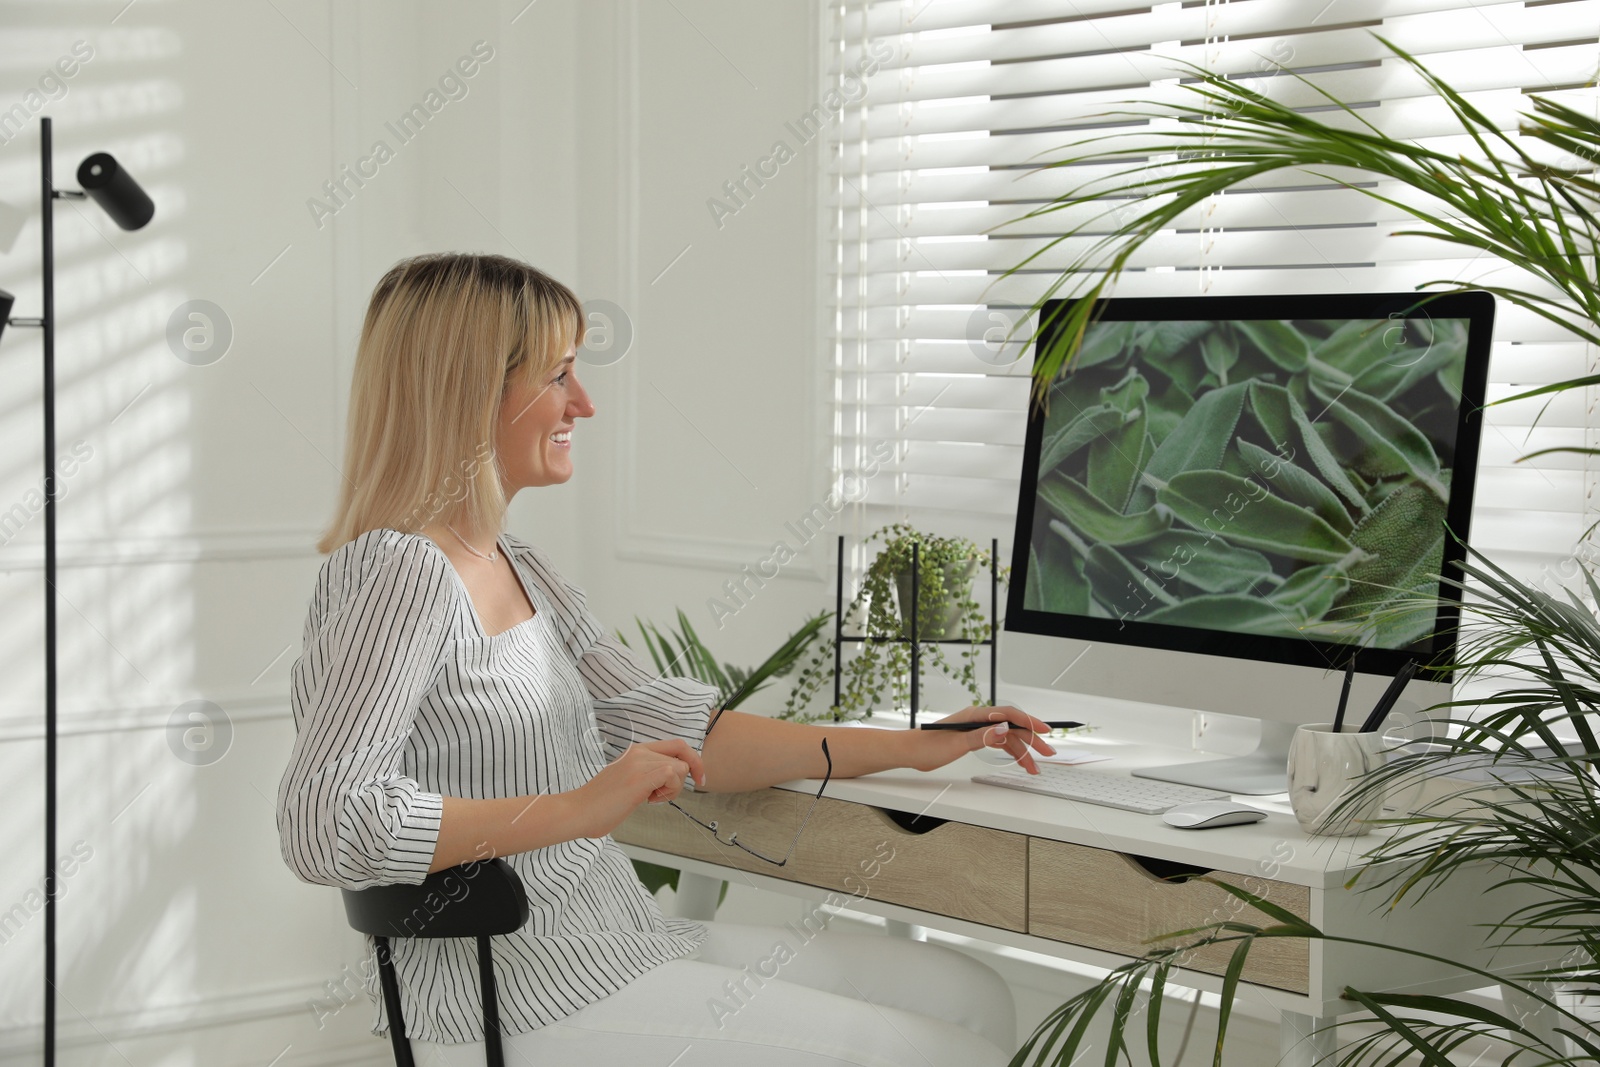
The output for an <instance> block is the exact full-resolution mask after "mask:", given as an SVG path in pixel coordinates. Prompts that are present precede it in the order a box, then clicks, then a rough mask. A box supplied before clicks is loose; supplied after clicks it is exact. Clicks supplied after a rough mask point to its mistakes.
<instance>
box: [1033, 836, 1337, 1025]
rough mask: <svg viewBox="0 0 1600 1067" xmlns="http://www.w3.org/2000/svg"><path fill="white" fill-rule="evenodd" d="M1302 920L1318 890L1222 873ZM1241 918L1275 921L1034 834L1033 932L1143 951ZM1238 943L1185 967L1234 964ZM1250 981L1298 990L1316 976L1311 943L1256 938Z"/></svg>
mask: <svg viewBox="0 0 1600 1067" xmlns="http://www.w3.org/2000/svg"><path fill="white" fill-rule="evenodd" d="M1214 877H1216V878H1217V879H1218V880H1219V881H1225V882H1228V883H1229V884H1230V885H1236V886H1239V887H1240V888H1242V889H1246V890H1248V891H1249V892H1251V893H1254V894H1255V895H1256V896H1259V897H1263V898H1265V899H1267V900H1269V901H1271V902H1272V903H1274V904H1276V905H1278V906H1279V907H1281V908H1284V909H1286V910H1288V911H1290V912H1293V913H1294V914H1296V915H1298V916H1300V917H1301V918H1307V919H1308V918H1309V916H1310V907H1311V891H1310V890H1309V889H1307V888H1306V887H1305V886H1301V885H1289V884H1287V883H1285V882H1274V881H1269V880H1267V879H1264V878H1251V877H1245V876H1243V875H1234V874H1218V875H1215V876H1214ZM1224 920H1237V921H1239V922H1249V923H1258V924H1260V925H1270V924H1271V923H1272V921H1273V920H1271V919H1270V918H1268V917H1267V916H1266V915H1264V914H1263V913H1262V912H1260V911H1258V910H1256V909H1255V908H1252V907H1248V906H1247V905H1245V903H1244V902H1243V901H1241V900H1239V899H1238V898H1237V897H1234V896H1230V895H1229V894H1228V893H1227V892H1225V891H1224V890H1222V889H1221V888H1219V887H1217V886H1214V885H1209V884H1207V883H1205V882H1199V881H1189V882H1166V881H1162V880H1161V879H1159V878H1157V877H1155V876H1154V875H1151V874H1150V873H1149V872H1147V871H1146V870H1145V869H1144V868H1143V867H1141V866H1140V865H1139V864H1138V863H1137V862H1136V861H1134V860H1133V859H1130V858H1129V857H1127V856H1124V855H1122V854H1121V853H1119V852H1112V851H1109V850H1107V849H1101V848H1089V847H1087V846H1085V845H1071V844H1067V843H1066V842H1062V841H1047V840H1044V839H1043V838H1038V837H1034V838H1029V840H1028V932H1029V933H1030V934H1034V935H1037V936H1039V937H1048V938H1050V939H1052V940H1055V941H1065V942H1067V943H1069V944H1073V945H1083V946H1086V947H1088V948H1097V949H1102V950H1104V951H1107V952H1117V953H1121V954H1122V955H1125V956H1142V955H1144V954H1145V953H1146V952H1148V951H1150V950H1151V949H1153V948H1159V947H1162V946H1161V945H1160V944H1159V943H1147V939H1149V938H1155V937H1159V936H1160V935H1162V934H1170V933H1174V932H1176V931H1178V930H1190V929H1193V928H1195V927H1197V926H1204V925H1207V924H1208V923H1214V922H1222V921H1224ZM1233 947H1234V946H1233V945H1210V946H1207V947H1206V948H1203V949H1200V950H1198V951H1196V952H1194V953H1192V954H1191V955H1190V957H1189V958H1188V959H1187V960H1186V961H1185V962H1184V966H1186V967H1188V968H1190V969H1192V970H1196V971H1205V972H1208V973H1210V974H1222V973H1223V972H1224V971H1226V970H1227V966H1228V958H1229V957H1230V956H1231V955H1232V953H1233ZM1243 977H1244V980H1245V981H1247V982H1254V983H1256V984H1257V985H1265V986H1272V987H1273V988H1275V989H1285V990H1288V991H1290V992H1292V993H1305V992H1308V991H1309V989H1310V981H1311V945H1310V942H1308V941H1305V940H1303V939H1299V938H1271V939H1267V940H1261V941H1257V942H1256V943H1255V945H1253V946H1252V947H1251V949H1250V956H1249V958H1248V959H1247V960H1246V963H1245V968H1244V974H1243Z"/></svg>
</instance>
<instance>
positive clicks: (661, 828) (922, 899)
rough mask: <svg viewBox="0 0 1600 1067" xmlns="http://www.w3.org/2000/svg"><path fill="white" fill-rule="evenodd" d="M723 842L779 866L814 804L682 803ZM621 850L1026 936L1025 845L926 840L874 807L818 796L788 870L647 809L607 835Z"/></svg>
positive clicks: (939, 829)
mask: <svg viewBox="0 0 1600 1067" xmlns="http://www.w3.org/2000/svg"><path fill="white" fill-rule="evenodd" d="M678 803H680V804H682V805H683V806H684V807H685V808H686V809H688V810H689V811H692V812H693V813H694V815H695V817H696V818H698V819H702V820H704V821H705V822H711V821H712V820H713V819H714V820H716V821H717V823H718V828H717V834H718V836H719V837H721V838H722V839H723V840H724V841H726V840H727V839H728V835H729V834H730V833H737V834H738V835H739V842H740V843H741V844H745V845H749V846H750V847H751V848H753V849H755V850H756V851H758V852H761V853H763V854H764V855H768V856H771V857H773V858H774V859H781V858H782V857H783V853H784V852H785V851H786V850H787V849H788V848H789V844H790V842H792V841H793V840H794V835H795V831H796V830H798V829H799V828H800V823H801V820H802V819H804V818H805V815H806V810H807V809H808V808H810V806H811V804H812V798H811V797H808V796H805V795H803V794H800V793H793V792H790V791H789V790H787V789H761V790H757V791H755V792H751V793H702V794H694V795H685V796H680V797H679V799H678ZM611 836H612V837H614V838H615V839H616V840H618V841H621V842H623V843H625V844H631V845H640V846H643V847H644V848H653V849H655V850H657V851H658V852H668V853H671V854H672V855H674V856H683V857H686V858H689V859H697V860H705V861H707V862H710V863H719V864H722V865H723V866H726V867H736V868H738V869H740V870H745V871H752V872H754V873H756V874H764V875H767V876H768V877H771V878H782V879H785V880H787V881H791V882H801V883H804V884H806V885H813V886H816V887H818V888H819V889H828V890H833V891H835V892H837V893H841V894H846V895H849V896H855V897H866V898H870V899H873V900H882V901H887V902H888V903H891V904H901V905H904V906H905V907H908V908H917V909H920V910H922V911H929V912H934V913H936V914H939V915H949V916H952V917H954V918H958V919H966V920H968V921H969V922H975V923H982V924H984V925H985V926H997V927H1000V928H1002V929H1005V930H1015V931H1017V932H1019V933H1020V932H1022V931H1024V930H1026V929H1027V920H1028V917H1027V880H1028V839H1027V837H1026V836H1025V835H1023V834H1012V833H1006V832H1005V831H1003V830H991V829H987V828H985V827H980V826H968V825H965V824H962V823H953V822H951V823H944V824H943V825H939V826H936V827H934V828H933V829H932V830H929V831H927V832H926V833H920V834H915V833H910V832H908V831H906V830H902V829H901V828H900V827H898V826H896V825H895V824H894V823H893V822H892V821H890V819H889V817H888V816H886V815H885V814H884V813H883V812H881V811H879V810H878V809H877V808H874V807H871V806H869V805H866V804H854V803H850V802H848V801H843V800H830V799H828V798H827V797H824V798H823V799H822V800H821V802H819V803H818V804H817V810H816V812H815V814H813V815H812V816H811V822H810V823H809V824H808V825H807V826H806V830H805V833H804V834H803V835H802V836H801V838H800V843H799V845H798V847H796V849H795V852H794V856H793V857H792V858H790V860H789V862H788V864H787V865H785V866H783V867H777V866H774V865H773V864H770V863H763V862H762V861H761V860H758V859H756V858H755V857H753V856H750V855H747V854H746V853H745V852H744V851H742V850H741V849H738V848H731V847H727V846H724V845H719V844H718V843H717V842H716V841H713V840H712V838H711V834H710V833H709V832H708V831H707V830H705V829H703V828H702V827H699V826H696V825H695V824H694V823H692V822H690V821H689V820H688V819H686V818H684V817H683V815H682V814H680V813H679V812H676V811H674V810H673V809H672V808H671V807H669V806H668V805H666V804H646V805H644V806H642V807H640V808H639V809H638V810H636V811H635V812H634V813H633V814H632V815H631V816H629V817H628V820H627V821H626V822H624V823H623V824H622V825H621V826H620V827H618V828H617V830H616V832H615V833H613V834H612V835H611Z"/></svg>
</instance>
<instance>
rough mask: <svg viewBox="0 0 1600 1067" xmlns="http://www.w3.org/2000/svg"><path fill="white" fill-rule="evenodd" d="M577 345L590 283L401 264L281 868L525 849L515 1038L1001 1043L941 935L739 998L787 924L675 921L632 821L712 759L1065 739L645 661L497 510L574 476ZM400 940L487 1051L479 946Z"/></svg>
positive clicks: (314, 610) (870, 1054) (710, 1053)
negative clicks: (826, 701) (761, 702)
mask: <svg viewBox="0 0 1600 1067" xmlns="http://www.w3.org/2000/svg"><path fill="white" fill-rule="evenodd" d="M582 339H583V316H582V311H581V308H580V306H579V303H578V301H577V299H576V298H575V297H574V296H573V295H572V293H571V292H570V291H569V290H568V289H567V288H566V287H564V286H562V285H561V284H559V283H558V282H555V281H553V280H552V279H550V278H549V277H547V276H545V275H544V274H542V273H540V272H539V271H537V270H534V269H533V268H531V267H529V266H527V265H525V264H523V263H519V262H517V261H514V260H510V259H506V258H504V257H500V256H487V255H457V254H441V255H430V256H421V257H417V258H415V259H410V260H406V261H403V262H401V263H400V264H398V265H397V266H395V267H394V268H393V269H392V270H391V271H389V273H388V274H387V275H385V276H384V278H383V280H382V281H380V282H379V283H378V286H377V289H376V290H375V291H374V292H373V294H372V301H371V304H370V306H369V307H368V309H367V316H366V322H365V324H364V326H363V328H362V333H361V341H360V348H359V351H358V353H357V358H356V367H355V376H354V382H353V385H352V389H351V399H350V419H349V436H348V439H347V442H346V456H345V466H344V482H343V487H342V490H341V493H340V500H339V507H338V513H337V516H336V517H335V519H334V522H333V525H332V527H331V528H330V529H329V531H328V533H327V535H326V536H325V537H324V539H323V541H322V543H321V545H320V546H319V547H320V548H321V550H322V551H324V552H330V553H331V555H330V556H329V558H328V560H327V561H326V563H324V565H323V567H322V570H321V572H320V574H319V575H318V579H317V585H316V590H315V593H314V596H313V598H312V603H311V610H310V614H309V617H308V619H307V623H306V628H305V632H304V644H303V649H302V653H301V656H300V658H299V660H298V661H297V662H296V663H295V666H294V670H293V674H292V686H293V692H292V703H293V707H294V714H295V724H296V730H297V736H296V740H295V745H294V751H293V753H292V755H291V757H290V761H289V766H288V769H287V771H286V772H285V774H284V778H283V782H282V785H281V787H280V789H279V794H278V828H279V832H280V835H281V838H282V845H283V855H284V859H285V861H286V862H287V863H288V864H289V866H290V867H291V868H292V869H293V870H294V872H295V873H296V874H297V875H299V876H300V877H301V878H303V879H305V880H306V881H310V882H315V883H319V884H322V885H331V886H339V887H342V888H349V889H359V888H363V887H366V886H371V885H378V884H384V883H396V882H409V883H417V882H421V881H422V879H423V878H424V877H425V876H426V875H427V874H428V873H429V872H430V871H438V870H443V869H445V868H448V867H453V866H455V865H457V864H460V863H464V862H467V861H470V860H475V859H482V858H485V857H488V856H504V857H507V858H508V859H509V861H510V863H511V864H512V866H513V867H514V868H515V869H516V871H517V873H518V874H519V875H520V876H521V878H522V880H523V882H524V883H525V885H526V888H527V891H528V897H529V903H530V906H531V912H532V917H531V918H530V920H529V922H528V924H527V926H525V927H524V928H523V929H522V930H521V931H519V932H518V933H516V934H512V935H508V936H506V937H504V938H498V939H497V943H496V947H495V962H496V964H497V968H496V969H497V972H498V975H499V991H500V1005H501V1006H500V1013H501V1019H502V1023H503V1026H504V1028H505V1031H506V1033H507V1035H508V1036H507V1042H506V1044H507V1049H508V1052H512V1053H515V1054H514V1055H511V1056H510V1057H509V1059H510V1062H532V1063H539V1064H552V1063H561V1062H568V1061H569V1060H570V1061H573V1062H576V1060H577V1059H578V1058H581V1059H582V1061H583V1062H585V1063H589V1064H600V1063H611V1062H619V1063H620V1062H623V1061H624V1060H626V1061H627V1062H630V1063H659V1064H660V1065H661V1067H665V1065H666V1064H667V1063H669V1062H676V1061H675V1060H674V1059H673V1057H675V1056H677V1055H679V1054H680V1053H682V1051H683V1050H684V1049H685V1048H689V1047H690V1046H693V1048H694V1052H693V1054H692V1055H691V1056H689V1057H687V1058H686V1059H685V1061H684V1062H685V1064H688V1063H696V1064H734V1063H740V1064H744V1063H751V1062H757V1063H762V1064H776V1065H787V1064H831V1063H851V1064H867V1063H871V1064H882V1063H917V1064H922V1063H930V1064H934V1065H942V1064H945V1063H950V1064H956V1063H959V1064H962V1065H972V1064H983V1063H995V1064H999V1063H1004V1062H1005V1061H1006V1059H1007V1057H1008V1055H1009V1053H1010V1052H1011V1050H1012V1046H1013V1044H1014V1042H1015V1032H1014V1030H1015V1019H1014V1012H1013V1008H1012V1005H1011V1000H1010V994H1009V992H1008V991H1007V989H1006V986H1005V984H1004V982H1002V981H1001V980H1000V979H999V977H998V976H997V975H995V974H994V972H992V971H990V970H989V969H988V968H986V967H983V966H982V965H981V964H978V963H976V962H974V961H972V960H970V959H968V958H967V957H965V956H961V955H960V954H958V953H955V952H953V951H950V950H946V949H940V948H937V947H933V946H929V945H925V944H920V943H917V942H910V941H898V940H892V939H887V938H881V937H866V936H861V935H857V936H851V935H845V934H839V933H824V934H822V935H820V936H818V937H817V938H816V939H815V940H813V941H811V942H809V943H807V944H806V945H804V946H803V947H800V948H798V949H797V950H795V951H793V952H791V953H790V956H791V957H792V958H787V959H784V960H783V961H782V962H781V966H780V967H779V971H780V973H779V976H778V978H777V979H774V980H771V981H769V982H766V983H765V984H763V985H762V986H761V987H760V989H759V991H758V992H755V993H754V994H753V995H748V996H745V997H740V998H737V999H735V1000H734V1001H732V1002H731V1003H732V1004H737V1009H736V1010H734V1009H732V1008H731V1006H730V1000H729V996H730V994H729V992H728V989H729V986H728V983H729V982H730V981H735V982H737V981H740V980H742V981H744V982H745V983H746V986H745V988H746V989H747V990H748V989H749V988H750V987H749V984H748V983H749V979H748V977H747V975H748V968H749V967H750V966H753V965H754V964H756V963H757V962H760V961H763V960H767V959H769V958H771V956H772V955H773V952H774V947H775V943H776V940H777V938H776V937H775V936H774V935H775V934H777V933H779V932H780V931H778V929H777V928H771V929H769V928H763V927H737V926H730V925H728V924H722V923H709V924H700V923H695V922H690V921H687V920H669V919H665V918H663V917H662V914H661V912H660V910H659V909H658V908H657V907H656V905H655V902H654V900H653V899H652V898H651V897H650V895H649V894H648V893H647V892H646V891H645V890H644V887H643V886H642V885H641V884H640V883H639V880H638V878H637V877H636V876H635V875H634V873H633V869H632V867H631V865H630V864H629V862H628V859H627V857H626V856H624V855H623V853H622V852H621V850H620V849H618V847H617V846H616V844H615V843H614V842H613V841H612V840H611V838H610V837H609V836H608V835H609V834H610V832H611V831H612V830H613V829H615V828H616V827H617V825H618V824H619V823H621V822H622V821H623V820H624V819H625V818H626V817H627V816H628V814H629V813H630V812H632V811H633V810H634V809H636V808H637V807H638V806H639V805H641V804H644V803H661V802H664V801H668V800H672V799H673V798H675V797H677V796H678V794H679V792H680V791H681V790H682V789H683V788H684V787H685V785H686V783H687V781H688V780H690V779H692V781H693V783H694V786H695V788H697V789H704V790H712V791H724V792H735V791H741V790H750V789H759V788H762V787H765V786H769V785H772V784H774V783H777V782H783V781H788V780H792V779H796V778H820V777H822V775H823V773H824V756H823V753H822V749H821V744H820V742H821V740H822V739H823V738H826V739H828V749H829V752H830V753H831V755H832V759H833V773H834V775H835V776H836V777H850V776H854V775H860V774H868V773H871V772H873V771H877V770H883V769H886V768H890V767H917V768H921V769H924V770H927V769H932V768H935V767H940V766H943V765H944V764H946V763H949V762H950V761H951V760H954V759H956V758H957V757H959V756H960V755H962V754H963V753H964V752H967V751H969V750H972V749H975V748H978V747H980V746H983V745H993V746H997V747H1003V748H1004V749H1005V750H1006V751H1007V752H1009V753H1010V754H1011V755H1012V756H1013V757H1015V758H1016V759H1018V760H1020V761H1021V763H1022V764H1023V765H1024V766H1026V767H1028V768H1029V769H1030V770H1033V769H1034V768H1033V760H1032V757H1031V756H1030V755H1029V754H1028V744H1029V743H1031V744H1032V745H1033V746H1034V747H1035V748H1037V749H1038V750H1039V751H1040V752H1049V751H1051V750H1050V748H1049V746H1048V745H1047V744H1045V743H1044V741H1043V740H1041V739H1040V738H1039V737H1038V735H1037V734H1036V733H1034V732H1032V731H1037V730H1043V729H1045V727H1044V725H1043V724H1042V723H1040V722H1039V721H1038V720H1036V719H1033V718H1031V717H1030V716H1027V715H1025V714H1023V713H1022V712H1019V711H1017V710H1016V709H1014V708H968V709H966V710H965V711H962V712H958V713H957V714H956V715H954V716H951V718H952V719H960V720H971V719H993V720H996V723H997V724H996V726H995V727H994V728H992V729H986V730H982V731H971V732H960V731H930V732H921V731H916V732H913V731H887V730H883V731H880V730H862V729H848V728H846V729H841V728H823V727H817V726H808V725H801V724H797V723H789V722H780V721H776V720H772V719H767V718H763V717H760V716H756V715H746V714H741V713H738V712H727V713H725V714H722V715H721V716H720V718H719V719H718V720H717V725H716V729H715V730H714V731H712V732H711V733H710V734H709V735H708V734H707V725H708V722H709V715H710V712H711V710H712V702H713V700H714V699H715V695H716V694H715V691H714V690H712V689H711V688H709V687H707V686H704V685H701V684H699V683H697V682H694V681H690V680H687V679H682V678H662V677H656V676H654V675H653V674H652V673H651V672H649V671H647V670H644V669H643V668H642V667H641V666H640V665H639V664H638V663H637V661H635V660H634V659H633V657H632V656H631V655H630V654H629V653H628V651H627V650H626V649H625V648H624V647H623V646H622V645H621V644H620V643H619V642H617V641H616V640H615V639H613V638H612V637H610V636H608V635H607V633H606V632H605V630H604V629H603V628H602V627H601V625H600V624H599V623H598V622H597V621H596V620H595V619H594V617H593V616H592V615H590V614H589V613H588V611H587V610H586V608H585V606H584V596H583V593H582V592H580V591H579V590H578V589H576V588H575V587H573V586H572V585H570V584H568V583H567V582H566V581H565V580H563V579H562V578H561V576H560V575H559V574H557V573H556V571H555V569H554V568H553V567H552V566H551V564H550V561H549V560H548V559H547V558H546V557H545V556H544V555H543V554H542V553H540V552H539V551H538V550H536V549H535V548H533V547H532V546H531V545H528V544H526V543H524V542H523V541H520V540H518V539H517V538H515V537H511V536H509V535H506V534H503V533H501V526H502V524H503V522H504V519H505V511H506V505H507V502H508V501H509V500H510V498H511V497H512V496H513V495H515V494H516V493H517V492H518V491H519V490H521V489H525V488H532V487H536V486H545V485H557V484H560V483H562V482H565V481H567V480H568V479H569V478H570V477H571V476H572V470H573V467H572V454H571V447H572V445H571V439H572V432H573V428H574V426H575V425H576V424H577V421H578V420H579V419H586V418H588V417H590V416H592V415H593V414H594V405H593V404H592V403H591V402H590V400H589V397H588V395H587V394H586V393H585V392H584V389H583V386H582V385H581V384H579V382H578V380H577V377H576V375H575V374H574V351H575V347H576V346H577V345H578V344H581V343H582ZM1010 724H1017V725H1019V726H1023V727H1027V728H1028V729H1023V730H1015V731H1010V732H1009V733H1008V727H1009V725H1010ZM1024 738H1026V739H1027V741H1026V742H1025V741H1024ZM394 960H395V966H396V968H397V970H398V973H399V979H400V987H401V1003H402V1007H403V1010H404V1013H405V1019H406V1027H407V1030H408V1032H409V1033H410V1034H411V1035H412V1037H413V1038H414V1044H415V1046H416V1048H417V1051H418V1053H419V1056H418V1062H419V1063H437V1064H458V1063H459V1064H480V1063H482V1062H483V1052H482V1021H481V1017H480V1014H479V1010H480V1009H479V1001H478V992H477V968H476V953H475V951H474V947H473V946H472V945H471V944H470V943H467V942H459V941H454V940H445V939H439V940H433V939H401V940H397V941H396V942H395V943H394ZM717 1005H720V1008H719V1007H718V1006H717ZM385 1029H386V1023H385V1020H384V1018H383V1010H382V1005H381V1003H380V1005H379V1009H378V1024H377V1030H378V1032H380V1033H381V1032H383V1030H385Z"/></svg>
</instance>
